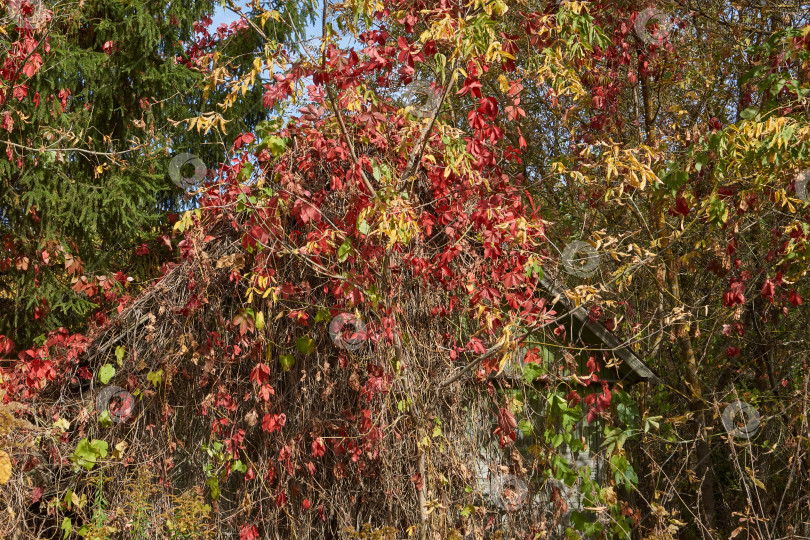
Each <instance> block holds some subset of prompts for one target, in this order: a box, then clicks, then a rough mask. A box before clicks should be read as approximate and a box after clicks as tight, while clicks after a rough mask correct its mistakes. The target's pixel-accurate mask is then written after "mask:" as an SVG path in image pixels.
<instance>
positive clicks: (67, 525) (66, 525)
mask: <svg viewBox="0 0 810 540" xmlns="http://www.w3.org/2000/svg"><path fill="white" fill-rule="evenodd" d="M60 529H62V530H63V531H65V534H64V535H63V536H62V538H63V539H64V538H67V537H68V536H69V535H70V533H72V532H73V522H72V521H70V518H69V517H66V518H65V519H63V520H62V526H61V527H60Z"/></svg>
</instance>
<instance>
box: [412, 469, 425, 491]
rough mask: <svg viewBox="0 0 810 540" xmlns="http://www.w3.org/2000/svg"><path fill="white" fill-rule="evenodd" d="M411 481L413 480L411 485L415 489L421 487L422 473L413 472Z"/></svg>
mask: <svg viewBox="0 0 810 540" xmlns="http://www.w3.org/2000/svg"><path fill="white" fill-rule="evenodd" d="M411 482H413V485H414V487H415V488H416V491H420V490H421V489H422V475H421V474H419V473H414V475H413V476H411Z"/></svg>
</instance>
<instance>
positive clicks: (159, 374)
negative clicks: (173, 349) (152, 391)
mask: <svg viewBox="0 0 810 540" xmlns="http://www.w3.org/2000/svg"><path fill="white" fill-rule="evenodd" d="M146 380H147V381H149V382H150V383H152V385H153V386H154V387H155V388H157V387H158V385H159V384H160V382H161V381H162V380H163V370H162V369H159V370H157V371H150V372H149V373H147V374H146Z"/></svg>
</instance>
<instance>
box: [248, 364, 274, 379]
mask: <svg viewBox="0 0 810 540" xmlns="http://www.w3.org/2000/svg"><path fill="white" fill-rule="evenodd" d="M250 381H251V382H254V383H256V384H258V385H265V384H267V383H269V382H270V366H268V365H267V364H264V363H262V362H259V363H258V364H256V366H255V367H254V368H253V369H252V370H251V371H250Z"/></svg>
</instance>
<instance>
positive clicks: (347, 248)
mask: <svg viewBox="0 0 810 540" xmlns="http://www.w3.org/2000/svg"><path fill="white" fill-rule="evenodd" d="M351 252H352V245H351V243H349V241H348V240H346V241H344V242H343V243H342V244H341V245H340V247H339V248H338V252H337V255H338V261H339V262H345V261H346V259H348V258H349V254H350V253H351Z"/></svg>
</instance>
